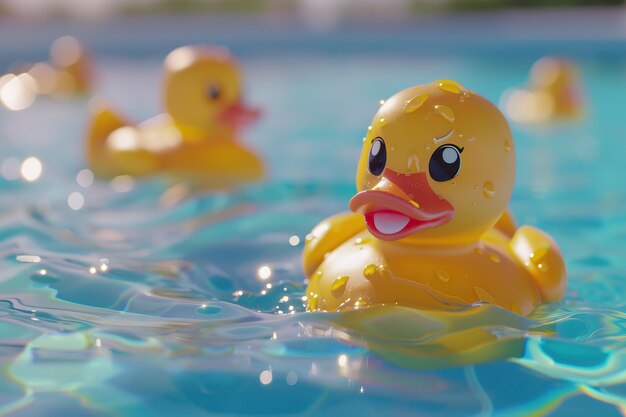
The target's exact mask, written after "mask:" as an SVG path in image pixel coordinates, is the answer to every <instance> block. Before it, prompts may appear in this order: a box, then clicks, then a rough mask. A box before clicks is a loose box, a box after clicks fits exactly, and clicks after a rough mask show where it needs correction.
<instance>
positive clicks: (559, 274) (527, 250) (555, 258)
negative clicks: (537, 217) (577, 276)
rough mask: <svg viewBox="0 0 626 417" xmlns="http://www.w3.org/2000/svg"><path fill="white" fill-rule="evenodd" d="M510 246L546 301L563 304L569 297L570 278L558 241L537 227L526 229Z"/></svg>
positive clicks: (516, 234)
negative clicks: (567, 288)
mask: <svg viewBox="0 0 626 417" xmlns="http://www.w3.org/2000/svg"><path fill="white" fill-rule="evenodd" d="M509 245H510V248H511V250H512V252H513V253H514V254H515V256H516V258H517V259H518V260H519V261H520V263H521V264H522V265H523V266H524V267H525V268H526V270H528V272H529V273H530V275H531V276H532V277H533V279H534V281H535V283H536V284H537V287H538V289H539V291H540V293H541V296H542V298H543V301H544V302H547V303H550V302H554V301H559V300H561V299H562V298H563V296H564V295H565V289H566V286H567V274H566V269H565V261H564V260H563V255H562V253H561V250H560V249H559V246H558V245H557V244H556V242H555V241H554V239H552V237H550V235H548V234H547V233H545V232H544V231H542V230H539V229H537V228H535V227H532V226H522V227H520V228H519V229H517V231H516V232H515V235H514V236H513V239H511V242H510V244H509Z"/></svg>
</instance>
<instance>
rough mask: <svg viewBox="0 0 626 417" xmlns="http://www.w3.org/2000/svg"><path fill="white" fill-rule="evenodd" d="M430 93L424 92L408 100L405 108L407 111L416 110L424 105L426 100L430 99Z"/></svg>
mask: <svg viewBox="0 0 626 417" xmlns="http://www.w3.org/2000/svg"><path fill="white" fill-rule="evenodd" d="M428 97H429V95H428V94H426V93H424V94H420V95H418V96H415V97H413V98H412V99H410V100H408V101H407V102H406V107H405V108H404V112H405V113H413V112H414V111H415V110H417V109H419V108H420V107H422V105H423V104H424V103H426V100H428Z"/></svg>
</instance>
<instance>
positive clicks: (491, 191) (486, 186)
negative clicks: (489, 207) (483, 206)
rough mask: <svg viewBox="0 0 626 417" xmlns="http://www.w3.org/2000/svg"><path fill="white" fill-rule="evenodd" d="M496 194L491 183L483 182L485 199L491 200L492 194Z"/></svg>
mask: <svg viewBox="0 0 626 417" xmlns="http://www.w3.org/2000/svg"><path fill="white" fill-rule="evenodd" d="M495 193H496V191H495V189H494V186H493V183H492V182H491V181H485V184H483V195H484V196H485V197H486V198H493V196H494V194H495Z"/></svg>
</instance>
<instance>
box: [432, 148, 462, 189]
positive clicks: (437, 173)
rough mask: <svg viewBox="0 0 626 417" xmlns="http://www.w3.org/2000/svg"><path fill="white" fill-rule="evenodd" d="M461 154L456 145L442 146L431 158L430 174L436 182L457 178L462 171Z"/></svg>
mask: <svg viewBox="0 0 626 417" xmlns="http://www.w3.org/2000/svg"><path fill="white" fill-rule="evenodd" d="M461 152H463V149H460V148H459V147H458V146H456V145H442V146H440V147H438V148H437V150H436V151H435V152H434V153H433V156H431V157H430V163H429V164H428V172H430V176H431V177H432V179H434V180H435V181H439V182H443V181H448V180H451V179H452V178H454V177H456V176H457V174H458V173H459V170H460V169H461Z"/></svg>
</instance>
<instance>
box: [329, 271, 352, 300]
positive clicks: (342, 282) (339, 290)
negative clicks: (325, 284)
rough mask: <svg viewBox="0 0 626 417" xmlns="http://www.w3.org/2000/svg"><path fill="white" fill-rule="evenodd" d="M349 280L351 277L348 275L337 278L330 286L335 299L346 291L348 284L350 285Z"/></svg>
mask: <svg viewBox="0 0 626 417" xmlns="http://www.w3.org/2000/svg"><path fill="white" fill-rule="evenodd" d="M349 279H350V277H349V276H347V275H343V276H340V277H339V278H336V279H335V280H334V281H333V283H332V284H330V292H332V293H333V295H334V296H335V297H339V296H341V295H342V294H343V292H344V291H345V290H346V284H347V283H348V280H349Z"/></svg>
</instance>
